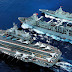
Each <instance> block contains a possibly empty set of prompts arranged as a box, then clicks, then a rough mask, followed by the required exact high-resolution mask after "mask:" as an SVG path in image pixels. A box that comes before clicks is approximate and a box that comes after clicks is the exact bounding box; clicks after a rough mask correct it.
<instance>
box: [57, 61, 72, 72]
mask: <svg viewBox="0 0 72 72" xmlns="http://www.w3.org/2000/svg"><path fill="white" fill-rule="evenodd" d="M56 65H57V66H60V67H61V68H63V69H64V70H66V71H68V72H72V64H70V63H68V62H57V63H56Z"/></svg>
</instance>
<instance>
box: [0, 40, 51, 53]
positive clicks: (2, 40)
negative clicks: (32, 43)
mask: <svg viewBox="0 0 72 72" xmlns="http://www.w3.org/2000/svg"><path fill="white" fill-rule="evenodd" d="M0 41H2V42H7V43H10V44H14V45H18V46H22V47H26V48H30V49H33V50H37V51H41V52H45V53H52V52H46V51H42V50H39V49H35V48H32V47H28V46H24V45H19V44H16V43H11V42H8V41H4V40H0Z"/></svg>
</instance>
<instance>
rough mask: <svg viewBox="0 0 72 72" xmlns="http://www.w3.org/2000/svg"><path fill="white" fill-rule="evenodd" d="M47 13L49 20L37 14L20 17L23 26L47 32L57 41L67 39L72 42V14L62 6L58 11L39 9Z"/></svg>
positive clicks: (43, 32) (39, 31) (42, 32)
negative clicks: (44, 19)
mask: <svg viewBox="0 0 72 72" xmlns="http://www.w3.org/2000/svg"><path fill="white" fill-rule="evenodd" d="M39 10H40V11H41V12H42V13H44V14H45V17H46V18H49V19H50V20H49V21H48V22H46V21H43V16H41V17H40V18H38V16H37V14H36V13H35V14H33V15H32V16H31V17H29V18H26V17H19V18H18V19H19V20H20V21H21V22H22V28H24V27H27V28H32V29H33V30H34V31H36V32H38V33H41V34H46V35H47V36H50V37H52V38H53V39H55V40H57V41H65V42H69V43H71V44H72V17H71V16H72V14H70V13H68V12H64V11H63V10H62V8H61V7H60V8H59V9H58V10H56V11H50V10H43V9H39Z"/></svg>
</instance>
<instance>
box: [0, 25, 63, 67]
mask: <svg viewBox="0 0 72 72" xmlns="http://www.w3.org/2000/svg"><path fill="white" fill-rule="evenodd" d="M13 25H14V26H13V28H10V29H7V30H0V52H1V53H4V54H7V55H9V56H12V57H14V58H17V59H19V60H22V61H23V62H32V63H35V64H37V65H40V66H43V67H52V66H53V65H54V64H56V62H57V61H58V60H59V59H60V57H61V54H62V53H61V51H60V50H59V49H57V47H54V46H51V45H49V44H45V43H42V42H40V41H38V42H34V38H33V37H32V36H31V34H30V33H29V32H25V31H24V30H19V29H18V27H17V25H16V24H13Z"/></svg>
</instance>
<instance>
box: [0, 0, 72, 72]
mask: <svg viewBox="0 0 72 72" xmlns="http://www.w3.org/2000/svg"><path fill="white" fill-rule="evenodd" d="M60 6H63V10H64V11H67V12H70V13H72V1H71V0H0V29H8V28H11V27H12V26H13V22H15V23H17V25H18V26H19V27H20V21H19V20H18V17H29V16H31V15H32V14H33V13H38V14H39V16H40V15H41V12H39V9H49V10H56V9H58V8H59V7H60ZM54 45H55V46H56V47H58V48H59V49H60V50H61V51H62V57H63V61H66V62H70V63H71V64H72V56H71V55H72V45H71V44H69V43H63V42H57V44H54ZM9 61H10V60H9ZM18 63H19V62H18ZM16 64H17V63H16ZM21 64H22V63H21ZM21 64H19V65H15V64H9V63H6V61H5V60H4V59H1V61H0V72H51V71H50V70H49V69H48V68H43V67H40V66H37V65H35V64H28V63H24V65H23V67H22V66H21ZM11 65H13V66H11ZM53 71H55V72H65V70H63V69H60V70H59V71H58V70H57V69H56V70H53Z"/></svg>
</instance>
